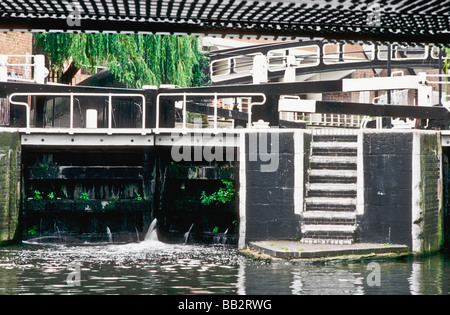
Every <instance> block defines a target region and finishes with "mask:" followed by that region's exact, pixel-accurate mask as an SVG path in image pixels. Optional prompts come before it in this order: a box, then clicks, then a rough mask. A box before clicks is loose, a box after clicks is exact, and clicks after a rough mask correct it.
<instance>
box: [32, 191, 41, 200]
mask: <svg viewBox="0 0 450 315" xmlns="http://www.w3.org/2000/svg"><path fill="white" fill-rule="evenodd" d="M42 199H44V197H43V193H41V192H40V191H39V190H35V191H34V195H33V200H42Z"/></svg>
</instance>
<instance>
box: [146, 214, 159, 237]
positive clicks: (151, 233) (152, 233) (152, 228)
mask: <svg viewBox="0 0 450 315" xmlns="http://www.w3.org/2000/svg"><path fill="white" fill-rule="evenodd" d="M156 222H157V220H156V219H154V220H153V222H152V224H150V227H149V228H148V232H147V235H145V239H144V241H159V240H158V232H157V231H156Z"/></svg>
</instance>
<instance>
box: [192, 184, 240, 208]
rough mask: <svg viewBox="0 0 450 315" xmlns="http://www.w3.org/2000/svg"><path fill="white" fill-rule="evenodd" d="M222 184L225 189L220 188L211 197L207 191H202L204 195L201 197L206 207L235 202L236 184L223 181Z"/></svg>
mask: <svg viewBox="0 0 450 315" xmlns="http://www.w3.org/2000/svg"><path fill="white" fill-rule="evenodd" d="M222 183H223V184H224V185H225V187H220V188H219V190H218V191H216V192H215V193H213V194H211V195H209V196H208V195H206V192H205V191H202V195H201V197H200V199H201V203H202V204H203V205H205V206H209V205H211V204H213V203H214V204H216V205H218V204H221V203H222V204H225V203H227V202H229V201H231V200H233V198H234V195H235V192H236V189H235V188H234V183H233V182H232V181H226V180H223V181H222Z"/></svg>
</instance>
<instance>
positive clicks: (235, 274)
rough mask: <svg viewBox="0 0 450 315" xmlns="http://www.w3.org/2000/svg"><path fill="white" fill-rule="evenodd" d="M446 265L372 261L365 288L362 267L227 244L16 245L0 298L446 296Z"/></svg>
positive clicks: (2, 268) (449, 275) (440, 258)
mask: <svg viewBox="0 0 450 315" xmlns="http://www.w3.org/2000/svg"><path fill="white" fill-rule="evenodd" d="M448 262H449V257H448V256H447V255H444V254H441V255H436V256H433V257H430V258H426V259H420V260H404V261H389V262H388V261H385V262H379V264H380V274H379V275H380V280H381V281H380V284H381V285H380V286H370V285H369V283H370V282H368V281H367V279H368V277H370V273H371V270H368V268H367V267H368V262H363V263H355V264H340V265H330V266H327V265H325V266H324V265H304V264H302V265H299V264H294V263H288V262H285V263H279V262H277V263H267V262H262V261H254V260H252V259H249V258H246V257H244V256H242V255H240V254H239V253H238V252H237V250H236V249H235V248H231V247H224V246H217V245H215V246H212V245H210V246H200V245H168V244H164V243H160V242H154V241H151V242H141V243H135V244H124V245H117V244H107V243H106V244H83V245H36V244H23V245H20V246H13V247H4V248H0V294H231V295H234V294H252V295H253V294H263V295H266V294H268V295H278V294H288V295H291V294H448V293H449V291H450V268H449V264H448ZM76 265H79V266H80V268H79V270H78V271H79V273H78V274H77V270H76V268H75V267H74V266H76ZM78 275H79V278H77V277H76V276H78ZM76 279H79V280H80V281H79V283H73V282H70V281H71V280H76ZM67 280H69V282H68V281H67ZM69 284H78V285H76V286H70V285H69Z"/></svg>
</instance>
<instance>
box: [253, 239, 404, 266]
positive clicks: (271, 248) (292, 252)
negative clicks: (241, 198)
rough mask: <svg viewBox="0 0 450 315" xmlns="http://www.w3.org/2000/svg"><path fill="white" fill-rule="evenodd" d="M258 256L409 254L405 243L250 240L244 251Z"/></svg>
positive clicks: (316, 257)
mask: <svg viewBox="0 0 450 315" xmlns="http://www.w3.org/2000/svg"><path fill="white" fill-rule="evenodd" d="M245 252H246V253H247V254H250V255H252V256H254V257H258V258H269V259H270V258H282V259H307V260H311V261H316V260H320V261H326V260H357V259H363V258H370V257H374V258H377V257H380V258H381V257H392V258H393V257H403V256H408V255H410V250H409V248H408V246H406V245H392V244H364V243H356V244H351V245H331V244H302V243H300V242H296V241H263V242H251V243H250V244H249V247H248V249H247V250H246V251H245Z"/></svg>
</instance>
